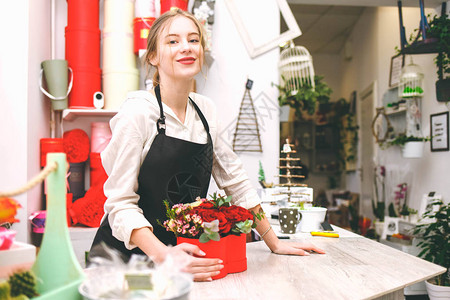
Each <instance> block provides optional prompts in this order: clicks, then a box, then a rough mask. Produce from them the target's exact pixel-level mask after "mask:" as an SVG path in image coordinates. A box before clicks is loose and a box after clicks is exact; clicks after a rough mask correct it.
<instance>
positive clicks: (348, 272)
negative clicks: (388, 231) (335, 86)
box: [190, 230, 446, 300]
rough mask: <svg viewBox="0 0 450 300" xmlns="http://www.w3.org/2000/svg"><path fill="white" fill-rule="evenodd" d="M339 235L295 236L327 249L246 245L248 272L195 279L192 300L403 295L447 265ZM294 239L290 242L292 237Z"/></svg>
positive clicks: (350, 297)
mask: <svg viewBox="0 0 450 300" xmlns="http://www.w3.org/2000/svg"><path fill="white" fill-rule="evenodd" d="M339 231H341V232H342V234H341V237H340V238H327V237H312V236H310V235H309V234H300V235H299V234H296V235H293V236H292V238H293V239H299V237H300V238H303V239H305V240H307V241H310V242H312V243H314V244H315V245H316V246H318V247H320V248H322V249H324V250H325V251H326V252H327V253H326V254H323V255H320V254H312V255H310V256H306V257H305V256H303V257H301V256H286V255H277V254H273V253H271V252H270V250H269V249H268V248H267V246H266V245H265V244H264V242H253V243H248V244H247V265H248V268H247V271H245V272H242V273H236V274H228V275H227V276H226V277H225V278H222V279H219V280H215V281H213V282H196V283H194V287H193V290H192V292H191V294H190V299H192V300H201V299H205V300H206V299H208V300H210V299H227V300H229V299H245V300H249V299H255V300H262V299H282V300H289V299H312V300H318V299H332V300H336V299H345V300H349V299H404V296H403V288H404V287H406V286H408V285H411V284H414V283H417V282H420V281H423V280H426V279H429V278H431V277H434V276H436V275H439V274H442V273H444V272H445V271H446V269H445V268H443V267H441V266H438V265H435V264H432V263H429V262H427V261H425V260H422V259H420V258H417V257H415V256H412V255H409V254H406V253H404V252H401V251H399V250H396V249H393V248H391V247H388V246H385V245H383V244H381V243H378V242H375V241H372V240H370V239H367V238H364V237H362V236H359V235H356V234H354V233H349V232H347V233H348V234H345V233H346V231H345V230H339ZM287 241H289V240H287Z"/></svg>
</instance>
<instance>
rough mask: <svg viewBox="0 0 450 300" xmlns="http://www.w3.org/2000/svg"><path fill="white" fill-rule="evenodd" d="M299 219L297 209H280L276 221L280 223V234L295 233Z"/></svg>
mask: <svg viewBox="0 0 450 300" xmlns="http://www.w3.org/2000/svg"><path fill="white" fill-rule="evenodd" d="M300 218H301V214H300V213H299V211H298V209H297V208H289V207H284V208H280V209H279V210H278V221H279V222H280V228H281V232H283V233H295V231H296V229H297V224H298V222H300Z"/></svg>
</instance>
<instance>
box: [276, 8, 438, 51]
mask: <svg viewBox="0 0 450 300" xmlns="http://www.w3.org/2000/svg"><path fill="white" fill-rule="evenodd" d="M287 2H288V4H289V7H290V8H291V10H292V13H293V14H294V16H295V19H296V20H297V23H298V25H299V26H300V29H301V31H302V35H301V36H300V37H298V38H296V39H295V40H294V43H295V44H296V45H301V46H304V47H306V49H308V51H309V52H310V53H311V54H337V53H339V52H340V50H341V49H342V47H343V46H344V43H345V41H346V39H347V37H348V35H349V34H350V32H351V31H352V28H353V26H354V25H355V24H356V22H357V21H358V19H359V17H360V16H361V14H362V12H363V11H364V9H365V8H366V7H374V6H393V7H397V1H396V0H288V1H287ZM440 5H441V1H439V0H433V1H430V0H425V7H431V8H437V7H439V6H440ZM402 6H403V7H419V0H403V1H402ZM285 30H286V26H284V24H282V26H281V31H282V32H283V31H285Z"/></svg>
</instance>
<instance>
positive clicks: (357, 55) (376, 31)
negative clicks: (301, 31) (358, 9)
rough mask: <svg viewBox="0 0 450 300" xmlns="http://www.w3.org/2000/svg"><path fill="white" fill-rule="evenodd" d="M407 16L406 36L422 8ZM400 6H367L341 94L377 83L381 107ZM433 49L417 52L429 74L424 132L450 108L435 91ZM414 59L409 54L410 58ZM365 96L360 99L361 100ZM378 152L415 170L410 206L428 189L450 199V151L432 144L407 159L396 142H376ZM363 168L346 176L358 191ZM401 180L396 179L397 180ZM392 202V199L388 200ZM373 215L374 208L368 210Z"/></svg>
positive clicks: (390, 163)
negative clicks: (393, 144) (432, 147)
mask: <svg viewBox="0 0 450 300" xmlns="http://www.w3.org/2000/svg"><path fill="white" fill-rule="evenodd" d="M428 13H432V14H436V13H440V8H438V10H437V11H436V10H433V9H427V10H426V14H428ZM403 20H404V25H405V27H406V35H407V37H408V38H409V35H410V33H412V32H413V29H414V28H417V27H418V25H419V21H420V15H419V10H418V9H417V8H403ZM398 28H399V19H398V11H397V8H395V7H380V8H366V9H365V11H364V12H363V14H362V16H361V18H360V19H359V21H358V22H357V24H356V26H355V28H354V30H353V32H352V33H351V37H350V40H351V41H352V45H353V46H352V52H353V58H352V60H350V61H346V60H344V59H343V58H341V63H342V69H341V71H342V75H343V76H342V78H343V79H342V88H341V91H342V96H343V97H345V96H346V95H349V93H350V92H351V91H352V90H356V91H358V92H361V91H363V90H364V89H365V88H366V87H367V86H369V84H371V82H374V81H376V82H377V91H376V94H377V99H376V100H375V104H374V105H375V107H379V106H382V97H383V94H384V93H385V92H386V91H387V90H388V88H389V86H388V81H389V68H390V59H391V57H392V56H394V54H395V51H394V48H395V46H399V45H400V35H399V29H398ZM434 56H435V55H434V54H422V55H414V56H413V60H414V63H416V64H418V65H419V66H420V67H421V68H422V71H423V73H424V75H425V85H424V86H425V89H426V93H425V96H424V97H423V100H422V129H423V134H424V135H426V136H428V135H429V134H430V133H429V130H430V128H429V116H430V114H433V113H438V112H443V111H448V109H447V107H446V106H445V104H443V103H440V102H437V100H436V94H435V87H434V84H435V81H436V80H437V75H436V70H437V69H436V66H435V64H434V63H433V58H434ZM406 63H409V57H408V56H407V57H406ZM359 99H360V98H358V100H359ZM376 148H377V149H376V151H377V153H378V155H377V157H376V160H377V162H378V163H379V164H382V165H385V166H386V167H387V168H388V170H389V169H396V168H400V169H410V170H411V172H412V174H413V180H412V186H411V190H410V191H409V206H410V207H412V208H414V209H418V208H419V206H420V201H421V198H422V195H423V194H425V193H428V192H429V191H436V192H437V193H439V194H442V195H443V197H444V200H445V201H447V202H448V201H449V199H450V190H449V189H448V184H449V179H448V176H446V175H445V174H447V172H448V168H449V167H450V154H449V152H430V147H429V143H428V144H427V145H426V148H425V152H424V156H423V157H422V158H421V159H405V158H403V157H402V156H401V154H400V149H399V148H397V147H391V148H389V149H387V150H381V149H379V147H378V146H376ZM359 180H360V178H359V173H357V172H354V173H350V174H349V175H348V176H347V188H348V189H349V190H352V191H354V192H360V190H359ZM397 183H400V182H392V183H391V184H397ZM388 201H390V200H389V199H388ZM369 214H370V213H369Z"/></svg>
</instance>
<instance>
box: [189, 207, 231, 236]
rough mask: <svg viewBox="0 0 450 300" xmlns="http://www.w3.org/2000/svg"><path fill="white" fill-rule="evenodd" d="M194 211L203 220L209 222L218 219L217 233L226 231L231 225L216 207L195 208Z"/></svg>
mask: <svg viewBox="0 0 450 300" xmlns="http://www.w3.org/2000/svg"><path fill="white" fill-rule="evenodd" d="M195 213H196V214H197V215H199V216H200V217H201V218H202V220H203V222H208V223H210V222H212V221H214V220H219V233H228V232H229V231H230V230H231V227H232V226H233V224H232V223H230V222H228V221H227V219H226V218H225V215H224V214H223V213H221V212H220V211H219V210H217V209H203V208H197V209H196V212H195Z"/></svg>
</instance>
